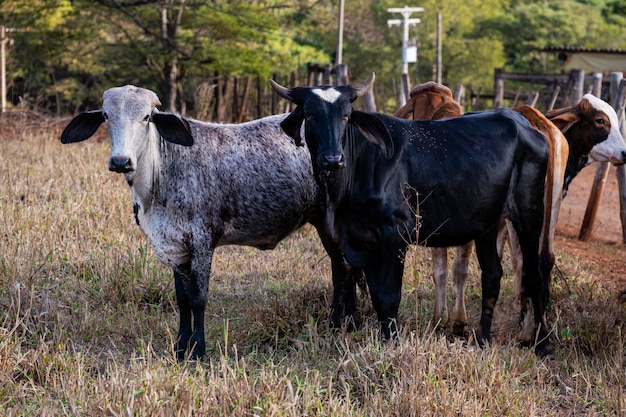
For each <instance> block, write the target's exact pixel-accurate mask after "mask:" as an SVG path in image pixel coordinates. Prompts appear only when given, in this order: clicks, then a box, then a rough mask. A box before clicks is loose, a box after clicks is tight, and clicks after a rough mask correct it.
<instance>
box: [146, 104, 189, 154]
mask: <svg viewBox="0 0 626 417" xmlns="http://www.w3.org/2000/svg"><path fill="white" fill-rule="evenodd" d="M151 120H152V122H153V123H154V125H155V126H156V128H157V130H158V131H159V134H160V135H161V137H162V138H163V139H165V140H166V141H168V142H171V143H175V144H177V145H183V146H191V145H193V136H192V135H191V129H190V127H189V122H188V121H187V120H185V119H183V118H182V117H180V116H178V115H176V114H173V113H162V112H154V113H152V119H151Z"/></svg>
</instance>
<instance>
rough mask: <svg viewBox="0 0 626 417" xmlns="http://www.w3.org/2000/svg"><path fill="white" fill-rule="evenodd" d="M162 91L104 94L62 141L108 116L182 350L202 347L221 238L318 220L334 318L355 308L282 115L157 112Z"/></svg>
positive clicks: (114, 158)
mask: <svg viewBox="0 0 626 417" xmlns="http://www.w3.org/2000/svg"><path fill="white" fill-rule="evenodd" d="M158 105H160V102H159V99H158V97H157V95H156V94H155V93H154V92H152V91H150V90H146V89H143V88H138V87H134V86H124V87H117V88H112V89H109V90H107V91H105V92H104V95H103V103H102V109H100V110H95V111H91V112H87V113H81V114H79V115H78V116H76V117H75V118H74V119H73V120H72V121H71V122H70V123H69V124H68V126H67V127H66V128H65V130H64V131H63V133H62V135H61V141H62V142H63V143H71V142H79V141H82V140H85V139H88V138H89V137H91V136H92V135H93V134H94V133H95V132H96V130H97V129H98V127H99V126H100V124H101V123H102V122H106V124H107V126H108V131H109V136H110V139H111V156H110V159H109V169H110V170H111V171H114V172H118V173H123V174H124V176H125V178H126V182H127V183H128V185H129V186H130V189H131V192H132V200H133V212H134V217H135V221H136V223H137V224H138V225H139V227H140V228H141V230H142V231H143V232H144V233H145V235H146V236H147V237H148V239H149V240H150V242H151V243H152V245H153V246H154V251H155V254H156V255H157V256H158V258H159V259H160V260H161V261H163V262H164V263H165V264H167V265H168V266H170V267H171V268H172V269H173V271H174V278H175V286H176V300H177V303H178V307H179V310H180V327H179V331H178V341H177V345H176V352H177V357H178V359H179V360H183V359H184V357H185V352H186V351H188V350H189V351H190V357H191V358H193V359H196V358H199V357H201V356H202V355H203V354H204V351H205V337H204V312H205V308H206V302H207V298H208V285H209V275H210V272H211V262H212V258H213V252H214V250H215V248H216V247H217V246H221V245H249V246H254V247H257V248H259V249H272V248H274V247H275V246H276V244H277V243H278V242H279V241H280V240H281V239H283V238H285V237H286V236H288V235H289V234H290V233H292V232H293V231H295V230H296V229H298V228H299V227H300V226H302V225H303V224H304V223H305V222H307V221H308V222H310V223H312V224H313V225H314V226H315V227H316V229H317V231H318V233H319V235H320V238H321V239H322V243H323V244H324V247H325V249H326V250H327V252H328V254H329V256H330V258H331V263H332V272H333V282H334V283H335V292H334V296H333V306H332V308H333V313H332V318H331V321H332V323H333V324H334V325H337V326H338V325H340V324H341V315H342V313H344V312H345V313H346V314H347V315H350V314H352V313H353V312H354V309H355V299H354V298H355V285H354V280H353V279H352V275H350V270H349V268H350V267H349V265H348V264H347V263H346V262H345V260H344V259H343V257H342V255H341V252H340V250H339V248H338V246H337V245H336V244H335V242H334V241H333V240H332V239H331V238H330V236H329V235H328V233H326V232H325V229H324V226H325V225H324V224H323V222H322V219H323V214H324V213H323V201H322V197H323V195H322V194H321V193H320V189H319V187H318V186H317V184H316V181H315V179H314V177H313V172H312V169H311V162H310V156H309V152H308V150H307V149H306V148H303V147H296V146H295V145H294V144H293V141H292V140H291V139H290V138H289V137H288V136H286V135H285V134H284V133H283V132H282V130H281V128H280V123H281V122H282V121H283V119H284V118H285V115H279V116H271V117H266V118H263V119H259V120H255V121H252V122H248V123H242V124H239V125H230V124H213V123H204V122H200V121H197V120H193V119H189V118H183V117H181V116H179V115H176V114H171V113H164V112H160V111H158V110H157V107H156V106H158Z"/></svg>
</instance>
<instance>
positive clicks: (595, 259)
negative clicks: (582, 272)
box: [554, 164, 626, 290]
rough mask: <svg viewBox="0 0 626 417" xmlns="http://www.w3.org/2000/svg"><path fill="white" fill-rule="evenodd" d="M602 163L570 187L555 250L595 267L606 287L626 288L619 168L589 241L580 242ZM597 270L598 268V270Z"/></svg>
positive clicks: (609, 180) (610, 179)
mask: <svg viewBox="0 0 626 417" xmlns="http://www.w3.org/2000/svg"><path fill="white" fill-rule="evenodd" d="M597 166H598V164H592V165H590V166H587V167H586V168H585V169H583V170H582V171H581V172H580V174H578V176H577V177H576V178H574V180H573V181H572V183H571V184H570V187H569V191H568V194H567V197H565V199H564V200H563V204H562V206H561V214H560V215H559V222H558V224H557V230H556V237H555V243H554V245H555V249H556V252H557V254H558V253H559V251H564V252H567V253H569V254H574V255H575V256H576V257H579V258H580V259H581V260H585V261H587V262H590V263H592V264H594V266H595V267H597V270H598V271H602V276H604V277H606V284H607V286H609V287H613V288H616V289H619V290H624V289H626V245H625V244H624V243H622V242H623V239H622V225H621V221H620V215H619V210H620V208H619V206H620V203H619V191H618V187H617V176H616V168H615V167H611V168H610V171H609V175H608V178H607V181H606V185H605V188H604V192H603V193H602V199H601V201H600V206H599V209H598V214H597V217H596V220H595V223H594V226H593V229H592V235H591V238H590V239H589V240H587V241H586V242H582V241H580V240H578V235H579V233H580V228H581V225H582V222H583V218H584V215H585V211H586V209H587V203H588V200H589V194H590V192H591V188H592V185H593V181H594V177H595V175H596V171H597ZM594 269H595V268H594Z"/></svg>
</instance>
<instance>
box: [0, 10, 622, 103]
mask: <svg viewBox="0 0 626 417" xmlns="http://www.w3.org/2000/svg"><path fill="white" fill-rule="evenodd" d="M345 3H346V4H345V17H344V31H343V63H346V64H347V65H348V67H349V69H350V76H351V81H354V82H359V81H361V80H364V79H365V78H367V77H368V76H369V74H370V73H371V72H376V75H377V82H376V90H375V92H376V97H377V101H378V103H379V106H381V108H380V110H381V111H386V112H391V111H393V110H395V107H397V104H396V100H395V96H396V94H397V86H398V84H399V80H400V72H401V71H400V69H401V48H402V45H401V38H402V32H401V29H400V28H398V27H391V28H390V27H388V25H387V20H388V19H392V18H399V17H400V16H399V15H392V14H391V13H389V12H387V9H388V8H389V7H398V6H401V5H400V4H398V3H397V2H396V1H394V0H383V1H374V0H353V1H347V2H345ZM419 6H421V7H423V8H424V9H425V10H424V12H422V13H415V14H414V15H413V16H412V17H413V18H415V17H418V18H420V19H421V22H420V23H419V24H418V25H415V26H413V27H411V28H410V38H411V39H413V40H415V41H416V42H417V44H418V47H419V50H418V51H419V52H418V63H417V64H409V75H410V80H411V83H413V84H415V83H418V82H424V81H428V80H432V79H433V78H434V64H435V61H436V41H437V39H436V33H437V14H438V13H441V16H442V29H443V36H442V44H443V47H442V61H443V82H444V83H445V84H447V85H450V86H455V85H456V84H457V83H461V84H464V85H465V86H466V87H468V88H471V89H476V88H479V87H481V88H482V89H483V90H487V91H488V90H490V89H491V86H492V83H493V80H492V78H493V71H494V69H495V68H498V67H503V68H505V69H506V70H508V71H519V72H536V71H542V72H557V71H559V62H558V60H557V57H556V54H549V53H544V52H541V50H542V49H543V48H546V47H558V46H572V47H588V48H616V49H624V48H626V29H624V28H626V1H624V0H613V1H610V0H587V1H581V0H559V1H556V0H548V1H544V0H534V1H526V2H512V1H510V0H485V1H479V0H469V1H460V0H423V1H421V2H420V4H419ZM338 12H339V1H338V0H257V1H252V2H250V1H244V0H234V1H211V2H207V1H203V0H143V1H129V0H125V1H121V0H118V1H113V0H96V1H93V0H72V1H70V0H50V1H46V2H42V1H38V0H4V1H2V2H0V23H1V24H2V25H5V26H7V27H11V28H16V29H19V30H20V31H18V32H10V34H9V36H10V37H11V38H12V40H13V44H12V47H9V54H8V79H9V87H10V91H9V93H10V94H9V95H10V97H9V98H10V100H11V101H12V102H14V103H17V102H18V101H20V100H21V101H22V102H24V103H25V104H26V105H28V106H29V107H31V108H41V107H45V108H48V109H50V110H53V111H57V112H68V111H69V112H75V111H76V110H77V109H81V108H84V107H93V106H96V105H98V103H99V100H100V95H101V93H102V90H104V89H106V88H108V87H110V86H112V85H119V84H123V83H135V84H139V85H142V86H144V87H147V88H151V89H154V90H155V91H157V93H158V94H159V95H160V96H161V97H162V98H163V99H164V100H162V101H163V102H164V104H165V103H167V104H168V106H170V107H178V106H179V105H181V104H182V102H181V100H182V99H181V98H180V97H179V96H180V95H181V93H183V92H185V91H194V90H195V88H196V85H197V84H198V83H200V82H204V81H206V80H208V79H210V78H211V77H213V76H215V75H218V74H219V75H222V76H241V75H250V76H254V75H258V76H260V77H261V78H263V79H267V78H270V77H271V76H272V74H280V75H282V76H286V75H288V74H289V73H291V72H292V71H296V70H298V69H299V70H300V73H301V74H302V73H303V68H304V65H305V64H307V63H309V62H312V63H319V64H328V63H333V64H334V63H335V62H336V59H337V35H338V32H337V30H338ZM177 96H178V98H177ZM185 98H186V99H187V100H189V99H190V97H189V95H188V94H187V95H186V97H185ZM170 99H171V100H170ZM189 104H191V105H192V106H193V103H189Z"/></svg>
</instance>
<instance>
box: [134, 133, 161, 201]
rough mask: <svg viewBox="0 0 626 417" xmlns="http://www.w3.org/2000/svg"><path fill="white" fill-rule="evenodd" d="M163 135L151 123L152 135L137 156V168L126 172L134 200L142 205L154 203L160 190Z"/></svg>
mask: <svg viewBox="0 0 626 417" xmlns="http://www.w3.org/2000/svg"><path fill="white" fill-rule="evenodd" d="M162 141H163V139H161V135H160V134H159V132H158V131H157V129H156V127H155V126H154V125H153V124H151V125H150V136H149V140H148V143H147V144H146V146H145V148H144V150H143V152H142V153H141V154H139V155H138V156H137V169H136V170H135V171H134V172H133V173H131V174H126V181H127V182H128V184H129V185H130V188H131V191H132V193H133V200H134V201H135V202H136V203H139V204H140V205H141V206H142V207H144V208H147V207H148V206H149V205H151V204H152V201H153V200H154V198H155V194H156V193H157V192H158V183H159V176H158V175H159V174H158V173H159V165H160V163H161V152H160V148H161V142H162Z"/></svg>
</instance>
